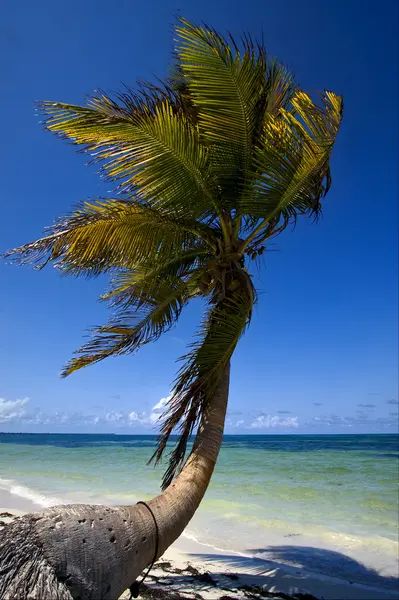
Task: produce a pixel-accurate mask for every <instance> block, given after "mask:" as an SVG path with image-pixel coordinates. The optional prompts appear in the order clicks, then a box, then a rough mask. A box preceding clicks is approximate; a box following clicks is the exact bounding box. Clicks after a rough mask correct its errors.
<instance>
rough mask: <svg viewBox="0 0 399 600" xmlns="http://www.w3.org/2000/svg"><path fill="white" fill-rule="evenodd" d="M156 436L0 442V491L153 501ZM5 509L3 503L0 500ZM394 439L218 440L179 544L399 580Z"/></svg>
mask: <svg viewBox="0 0 399 600" xmlns="http://www.w3.org/2000/svg"><path fill="white" fill-rule="evenodd" d="M154 446H155V436H139V435H84V434H76V435H72V434H7V433H3V434H1V433H0V492H1V490H3V491H4V490H5V491H7V492H11V493H12V494H13V495H14V496H15V498H16V499H17V497H19V499H21V498H25V499H29V500H31V501H33V502H35V503H36V504H39V505H41V506H43V507H47V506H51V505H54V504H60V503H73V502H84V503H101V504H103V503H105V504H113V505H117V504H133V503H135V502H137V501H138V500H146V499H149V498H151V497H152V496H154V495H155V494H157V493H159V486H160V481H161V475H162V465H160V466H159V467H156V468H153V467H151V466H147V464H146V463H147V461H148V459H149V457H150V455H151V454H152V452H153V449H154ZM0 506H1V500H0ZM398 509H399V507H398V436H397V435H306V436H305V435H251V436H244V435H242V436H225V438H224V441H223V446H222V449H221V453H220V457H219V460H218V463H217V467H216V471H215V473H214V476H213V478H212V482H211V485H210V487H209V490H208V492H207V494H206V496H205V498H204V500H203V502H202V504H201V506H200V509H199V510H198V511H197V514H196V515H195V517H194V519H193V520H192V522H191V523H190V524H189V526H188V527H187V529H186V531H185V532H184V534H183V535H184V536H185V537H187V538H190V539H194V540H196V541H197V542H198V543H200V544H202V545H204V547H208V548H209V553H210V554H211V552H212V548H217V549H218V550H224V551H226V552H234V553H236V554H237V555H245V556H251V557H255V558H258V559H265V560H266V559H267V560H276V561H278V562H283V563H287V564H289V565H293V566H296V565H297V566H301V567H304V568H310V569H313V570H317V571H318V572H321V573H324V574H326V575H330V576H335V577H342V578H345V579H351V580H353V581H358V582H361V583H364V584H367V583H370V584H371V585H373V584H378V585H382V586H383V585H384V584H386V585H387V586H389V587H391V586H392V581H393V580H392V577H395V576H397V575H398Z"/></svg>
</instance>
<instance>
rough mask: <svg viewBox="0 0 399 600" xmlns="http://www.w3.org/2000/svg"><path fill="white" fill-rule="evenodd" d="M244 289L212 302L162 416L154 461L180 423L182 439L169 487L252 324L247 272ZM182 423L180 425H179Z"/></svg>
mask: <svg viewBox="0 0 399 600" xmlns="http://www.w3.org/2000/svg"><path fill="white" fill-rule="evenodd" d="M241 277H242V278H243V279H245V282H244V284H243V285H242V286H240V291H239V292H238V291H237V292H235V293H230V294H229V295H228V296H227V297H226V298H225V299H224V301H223V302H220V303H218V304H217V305H216V306H215V305H212V304H211V306H210V308H209V311H208V312H207V314H206V315H205V318H204V319H203V322H202V326H201V329H200V331H199V334H198V337H199V338H200V340H199V341H198V342H196V343H194V344H192V347H191V351H190V352H189V353H188V354H187V355H186V356H184V357H182V360H184V365H183V367H182V368H181V369H180V371H179V373H178V377H177V380H176V382H175V386H174V390H173V393H172V397H171V399H170V401H169V403H168V405H167V407H166V410H165V413H164V415H163V418H162V427H161V434H160V436H159V439H158V448H157V450H156V452H155V453H154V455H153V457H152V459H151V460H155V461H156V462H158V461H159V460H160V459H161V457H162V455H163V452H164V450H165V447H166V444H167V442H168V440H169V437H170V435H171V433H172V431H173V430H174V429H175V428H176V427H177V426H179V427H180V438H179V441H178V443H177V445H176V447H175V449H174V451H173V452H172V453H171V455H170V459H169V466H168V469H167V470H166V472H165V475H164V478H163V488H165V487H167V486H168V485H169V483H170V482H171V481H172V479H173V478H174V477H175V475H176V472H177V471H178V469H179V468H180V467H181V465H182V463H183V461H184V457H185V452H186V447H187V442H188V440H189V437H190V435H191V433H192V432H193V430H194V428H195V426H196V424H197V423H198V419H199V417H200V415H201V414H202V413H203V410H204V407H205V405H206V403H207V402H208V401H209V400H210V399H211V397H212V395H213V393H214V391H215V389H216V387H217V385H218V383H219V381H220V379H221V377H222V375H223V372H224V369H225V368H226V365H227V364H228V362H229V361H230V358H231V356H232V354H233V352H234V349H235V347H236V345H237V343H238V340H239V339H240V337H241V335H242V334H243V332H244V330H245V328H246V326H247V325H248V323H249V321H250V318H251V313H252V306H253V303H254V288H253V286H252V283H251V281H250V279H249V277H248V276H247V275H246V273H245V272H242V273H241ZM179 424H180V425H179Z"/></svg>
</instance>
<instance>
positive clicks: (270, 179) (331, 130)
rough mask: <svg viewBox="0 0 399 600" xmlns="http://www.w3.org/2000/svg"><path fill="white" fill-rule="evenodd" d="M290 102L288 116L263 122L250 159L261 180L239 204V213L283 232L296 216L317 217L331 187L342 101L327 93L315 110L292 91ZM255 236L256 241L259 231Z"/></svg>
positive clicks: (305, 97) (307, 99)
mask: <svg viewBox="0 0 399 600" xmlns="http://www.w3.org/2000/svg"><path fill="white" fill-rule="evenodd" d="M291 102H292V107H293V110H292V111H288V110H286V109H284V108H281V109H280V113H281V116H282V117H283V120H282V119H281V118H280V119H277V118H275V117H273V116H269V117H268V118H267V120H266V122H265V126H264V139H263V145H262V146H263V147H261V148H259V149H258V150H257V151H256V159H255V160H256V162H257V171H258V173H261V174H260V175H258V176H257V179H256V181H255V183H254V184H253V186H252V187H251V188H248V195H247V196H246V197H245V196H244V197H243V198H242V199H241V202H240V211H241V212H242V213H243V214H245V215H251V216H252V218H253V219H255V220H257V219H261V223H262V224H263V225H264V226H266V224H267V223H270V222H272V221H273V220H275V219H276V218H277V219H278V220H277V222H279V221H280V219H282V224H283V228H284V227H285V226H286V225H287V224H288V222H289V221H290V219H292V218H294V219H295V218H296V216H297V215H298V214H308V215H312V214H313V215H316V216H317V214H318V213H319V212H320V209H321V204H320V200H321V198H322V197H323V196H324V195H325V194H326V193H327V192H328V189H329V187H330V183H331V177H330V169H329V160H330V155H331V151H332V148H333V145H334V142H335V139H336V136H337V133H338V130H339V126H340V123H341V119H342V98H341V97H340V96H337V95H335V94H333V93H331V92H326V94H325V95H324V96H322V106H318V105H316V104H314V103H313V102H312V100H311V99H310V97H309V96H308V95H307V94H305V93H304V92H302V91H297V92H296V93H295V94H294V95H293V97H292V100H291ZM255 230H256V235H257V233H258V232H259V231H260V230H259V229H257V228H255ZM253 237H255V236H254V235H253V236H250V239H251V240H252V239H253Z"/></svg>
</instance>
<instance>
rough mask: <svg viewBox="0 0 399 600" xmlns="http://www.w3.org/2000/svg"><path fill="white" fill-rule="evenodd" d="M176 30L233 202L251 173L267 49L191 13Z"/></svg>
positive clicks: (204, 130) (206, 134)
mask: <svg viewBox="0 0 399 600" xmlns="http://www.w3.org/2000/svg"><path fill="white" fill-rule="evenodd" d="M176 32H177V35H178V38H177V49H176V52H177V55H178V57H179V60H180V68H181V71H182V73H183V75H184V77H185V80H186V82H187V87H188V89H189V91H190V96H191V99H192V102H193V104H194V106H196V107H197V108H198V121H199V126H200V130H201V134H202V136H203V138H204V139H205V140H206V141H207V143H209V144H211V145H212V169H213V172H215V173H216V174H217V176H218V179H219V183H220V184H221V185H222V187H223V193H224V199H225V202H226V199H227V201H229V202H230V203H231V202H232V201H233V198H232V197H230V194H231V193H232V190H233V189H234V188H237V183H239V184H241V182H242V180H243V179H245V176H246V174H247V170H248V167H249V164H250V158H251V153H252V140H253V132H254V127H255V124H256V117H257V111H256V107H257V103H258V100H259V98H260V97H261V95H262V92H263V89H264V86H265V73H266V60H265V55H264V51H263V49H262V48H260V49H259V52H258V54H257V53H256V51H255V47H254V45H253V44H252V42H251V40H250V39H247V40H245V43H244V52H242V53H240V52H239V49H238V47H237V46H236V45H235V44H234V45H233V49H232V48H231V46H230V45H229V44H228V42H227V40H226V39H224V38H223V37H222V36H221V35H219V34H218V33H217V32H216V31H214V30H213V29H211V28H209V27H197V26H195V25H192V24H191V23H189V22H188V21H186V20H185V19H180V24H179V25H178V26H177V27H176ZM232 42H233V40H232ZM229 190H230V192H229ZM235 191H236V193H235V200H236V199H237V189H236V190H235ZM228 198H229V200H228Z"/></svg>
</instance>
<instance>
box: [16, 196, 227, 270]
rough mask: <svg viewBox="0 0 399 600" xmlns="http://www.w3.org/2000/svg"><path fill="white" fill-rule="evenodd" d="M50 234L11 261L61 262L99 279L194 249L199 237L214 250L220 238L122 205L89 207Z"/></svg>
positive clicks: (139, 207) (207, 230)
mask: <svg viewBox="0 0 399 600" xmlns="http://www.w3.org/2000/svg"><path fill="white" fill-rule="evenodd" d="M50 231H51V233H50V235H47V236H45V237H44V238H41V239H39V240H37V241H35V242H32V243H30V244H26V245H24V246H20V247H19V248H16V249H14V250H11V251H10V252H9V253H8V256H12V257H15V258H16V259H17V260H18V261H19V262H20V263H39V264H40V262H43V261H56V262H58V265H59V266H60V268H61V269H62V270H63V271H64V272H67V273H73V274H81V273H82V274H85V275H98V274H99V273H102V272H104V271H107V270H109V269H112V268H130V269H132V268H133V267H134V266H135V265H137V264H141V263H143V262H144V263H146V262H147V261H151V257H152V260H154V259H155V257H158V258H159V257H160V256H164V257H166V258H170V256H171V255H173V254H174V253H176V252H180V251H181V250H184V249H185V248H190V247H193V246H194V245H195V244H196V243H197V240H198V238H199V239H201V240H202V241H203V243H204V244H207V245H208V247H212V245H213V243H212V242H211V240H212V237H215V231H214V230H213V229H211V228H210V227H207V226H206V225H204V224H201V223H196V222H195V221H192V222H189V221H187V222H185V223H181V222H178V221H176V220H174V219H172V218H170V217H168V216H164V215H163V214H162V213H160V212H159V211H155V210H153V209H150V208H148V207H146V206H143V205H141V204H139V203H137V202H133V201H123V200H107V201H102V202H97V203H89V202H86V203H84V204H83V205H82V207H81V208H80V209H78V210H76V211H75V212H74V213H72V215H70V216H69V217H66V218H64V219H61V220H60V221H58V223H57V224H56V225H55V226H54V227H52V228H51V229H50ZM205 240H206V241H205ZM214 243H216V242H214Z"/></svg>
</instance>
